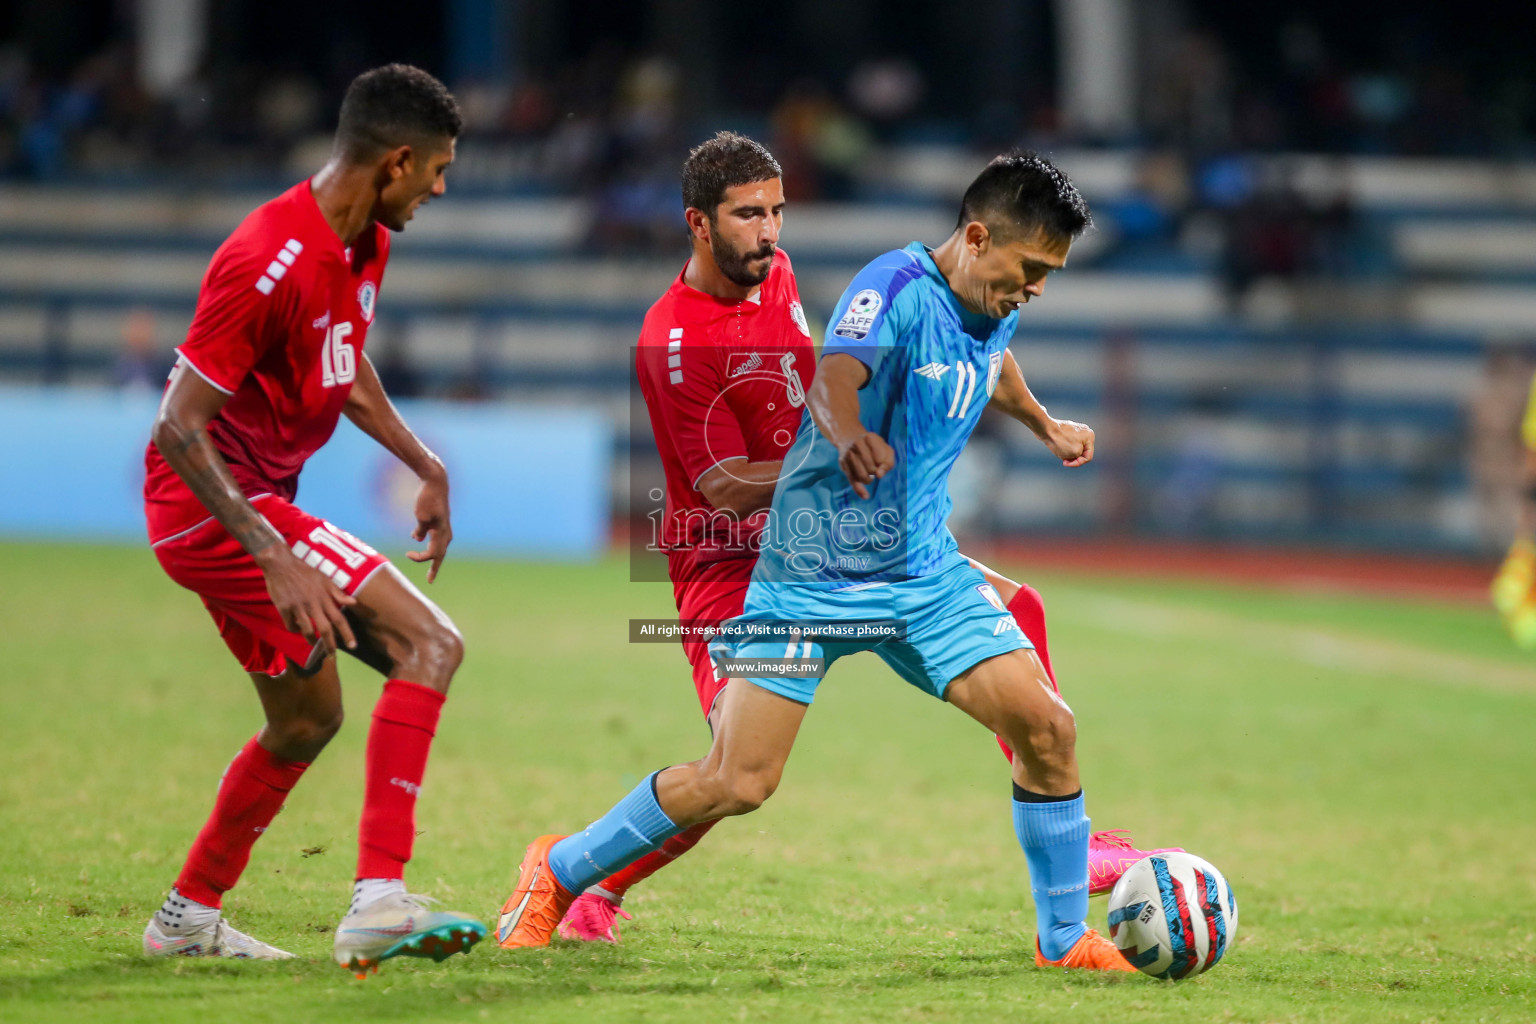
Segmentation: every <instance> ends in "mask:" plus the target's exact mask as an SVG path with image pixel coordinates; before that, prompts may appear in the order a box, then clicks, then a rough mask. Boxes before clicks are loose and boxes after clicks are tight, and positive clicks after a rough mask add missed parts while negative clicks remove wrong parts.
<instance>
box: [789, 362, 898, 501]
mask: <svg viewBox="0 0 1536 1024" xmlns="http://www.w3.org/2000/svg"><path fill="white" fill-rule="evenodd" d="M867 380H869V367H867V366H865V365H864V364H863V363H861V362H859V361H858V360H857V359H855V358H854V357H853V356H850V355H848V354H847V353H846V352H832V353H830V354H828V355H825V356H822V358H821V362H820V364H818V366H817V368H816V379H815V381H813V382H812V383H811V390H810V391H808V392H806V395H805V407H806V408H807V409H809V410H810V413H811V419H813V420H815V421H816V428H817V429H818V430H820V431H821V436H822V437H825V438H826V439H827V440H828V441H830V442H832V446H833V447H834V448H836V449H837V465H838V467H839V468H840V469H842V471H843V475H844V476H846V477H847V478H848V482H849V483H850V484H852V485H853V493H854V494H857V495H858V496H859V497H860V498H868V497H869V485H870V484H872V483H874V482H875V481H876V480H878V479H880V478H881V477H883V476H885V474H887V473H889V472H890V471H891V469H892V468H893V467H894V466H895V465H896V451H895V449H893V448H892V447H891V446H890V445H889V444H887V443H886V440H885V438H883V437H881V436H880V435H879V434H877V433H875V432H874V431H873V430H867V429H865V427H864V423H863V421H861V420H860V419H859V388H861V387H863V386H864V383H865V382H866V381H867Z"/></svg>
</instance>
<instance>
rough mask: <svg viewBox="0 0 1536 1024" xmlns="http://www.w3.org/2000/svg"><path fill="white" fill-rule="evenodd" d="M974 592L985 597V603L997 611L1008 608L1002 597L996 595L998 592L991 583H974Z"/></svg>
mask: <svg viewBox="0 0 1536 1024" xmlns="http://www.w3.org/2000/svg"><path fill="white" fill-rule="evenodd" d="M976 592H977V593H978V594H980V595H981V596H982V597H984V598H986V599H987V604H989V605H991V606H992V607H993V608H996V609H997V610H998V611H1000V612H1005V611H1007V610H1008V606H1007V605H1005V604H1003V599H1002V598H1001V597H999V596H998V593H997V591H996V589H994V588H993V586H992V584H990V583H978V584H976ZM994 635H995V634H994Z"/></svg>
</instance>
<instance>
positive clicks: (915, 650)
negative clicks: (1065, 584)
mask: <svg viewBox="0 0 1536 1024" xmlns="http://www.w3.org/2000/svg"><path fill="white" fill-rule="evenodd" d="M891 622H895V623H900V624H902V625H903V626H904V635H903V636H902V637H901V638H900V639H881V638H879V637H876V638H873V639H863V638H858V637H853V636H849V637H848V638H847V639H844V638H843V636H845V635H847V634H849V633H851V632H856V630H852V629H850V626H851V625H853V624H859V623H891ZM821 624H826V625H827V626H830V627H837V634H836V635H837V638H835V639H833V638H829V637H828V636H820V637H818V636H816V632H817V628H818V626H819V625H821ZM797 630H799V632H797ZM727 631H728V632H729V633H731V634H734V635H731V636H730V637H729V638H727V639H718V640H716V641H714V642H713V643H711V644H710V656H711V657H712V658H714V659H715V660H716V662H717V663H718V661H719V659H721V658H731V659H753V660H769V661H784V660H787V659H796V660H799V661H805V662H812V663H814V662H820V674H819V675H814V672H815V667H814V665H807V666H806V669H805V672H804V677H802V678H794V677H788V676H779V675H756V674H742V673H735V672H732V673H729V674H731V675H739V676H740V677H741V678H745V679H746V680H747V681H748V682H750V683H753V684H755V685H757V686H760V687H762V688H763V689H765V690H769V691H771V692H773V693H777V694H779V695H780V696H783V697H788V698H789V699H790V700H794V701H799V702H800V703H801V704H809V703H811V701H812V700H813V699H814V698H815V696H816V688H817V687H818V686H820V685H821V681H822V679H824V678H825V677H826V672H827V670H828V669H830V668H831V666H832V663H833V662H834V661H836V660H837V659H838V658H841V657H843V656H844V655H846V654H855V653H857V652H859V651H869V650H872V651H874V652H875V653H876V654H877V655H879V656H880V658H881V659H882V660H884V661H885V663H886V664H887V665H889V666H891V668H893V669H895V670H896V674H897V675H899V676H901V678H903V679H905V680H906V681H907V682H909V683H911V684H912V685H913V686H915V687H917V688H918V689H919V690H922V691H923V692H924V693H929V694H932V695H933V696H935V697H937V698H939V699H940V700H943V699H944V691H945V690H946V689H947V688H948V687H949V684H950V683H951V682H952V681H953V680H954V679H955V678H956V677H957V676H959V675H961V674H962V673H964V672H965V671H966V670H967V669H969V668H972V667H973V666H975V665H977V664H979V663H981V662H983V661H985V660H987V659H988V658H991V657H995V656H997V655H999V654H1007V653H1008V652H1009V651H1017V650H1033V649H1034V646H1035V645H1034V643H1033V642H1032V641H1031V640H1030V639H1029V637H1027V636H1025V635H1024V632H1023V631H1022V630H1021V629H1019V626H1018V623H1016V622H1015V621H1014V620H1013V616H1012V615H1011V614H1010V613H1009V611H1008V609H1007V607H1006V606H1005V605H1004V604H1003V602H1002V599H1001V598H1000V597H999V596H998V593H997V591H996V590H995V589H994V588H993V587H992V585H991V584H990V583H988V582H987V580H986V577H984V576H982V574H981V573H980V572H978V571H977V570H976V568H975V567H974V566H972V565H971V564H970V563H969V562H964V561H960V562H957V563H956V564H954V565H952V566H950V567H949V568H947V569H943V570H940V571H939V572H936V573H934V574H932V575H930V576H918V577H915V578H913V579H909V580H899V581H896V582H891V583H865V584H856V585H854V586H851V587H844V588H842V589H840V590H822V589H817V588H815V587H811V586H807V585H805V584H797V583H779V582H773V581H764V580H756V579H754V580H753V581H752V584H751V586H749V587H748V588H747V598H746V604H745V605H744V607H743V609H742V614H741V616H740V617H739V618H737V619H734V620H732V621H731V623H728V624H727ZM828 632H831V631H828ZM758 636H762V637H767V638H766V639H758V638H757V637H758ZM722 674H726V673H724V672H722Z"/></svg>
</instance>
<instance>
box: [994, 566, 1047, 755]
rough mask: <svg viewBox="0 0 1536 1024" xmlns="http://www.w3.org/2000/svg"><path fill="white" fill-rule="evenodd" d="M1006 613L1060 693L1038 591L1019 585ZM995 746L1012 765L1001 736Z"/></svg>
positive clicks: (1011, 753)
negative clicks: (1008, 613) (1052, 666)
mask: <svg viewBox="0 0 1536 1024" xmlns="http://www.w3.org/2000/svg"><path fill="white" fill-rule="evenodd" d="M1008 611H1009V612H1011V613H1012V614H1013V621H1014V622H1017V623H1018V624H1019V628H1020V629H1022V630H1023V631H1024V635H1025V636H1027V637H1029V639H1030V640H1031V641H1033V642H1034V645H1035V653H1036V654H1037V655H1039V656H1040V664H1042V665H1044V666H1045V674H1046V675H1047V676H1049V677H1050V680H1051V686H1053V687H1055V689H1056V692H1057V693H1060V692H1061V687H1060V686H1057V685H1056V673H1055V672H1054V671H1052V669H1051V651H1050V647H1049V645H1048V643H1047V641H1046V636H1045V600H1044V599H1043V598H1042V597H1041V596H1040V591H1038V590H1036V589H1035V588H1034V587H1032V586H1030V585H1029V584H1028V583H1025V584H1022V585H1020V587H1019V592H1018V593H1017V594H1014V595H1013V600H1012V601H1009V602H1008ZM997 745H998V746H1000V747H1002V748H1003V755H1004V756H1005V757H1007V758H1008V763H1009V764H1012V763H1013V750H1012V748H1010V747H1009V746H1008V744H1007V743H1005V742H1004V741H1003V738H1002V737H1001V736H999V737H998V738H997Z"/></svg>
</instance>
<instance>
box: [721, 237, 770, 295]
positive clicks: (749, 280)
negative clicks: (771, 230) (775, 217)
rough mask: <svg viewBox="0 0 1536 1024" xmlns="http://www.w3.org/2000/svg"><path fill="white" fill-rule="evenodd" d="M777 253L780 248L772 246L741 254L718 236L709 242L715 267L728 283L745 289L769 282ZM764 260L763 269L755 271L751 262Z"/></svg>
mask: <svg viewBox="0 0 1536 1024" xmlns="http://www.w3.org/2000/svg"><path fill="white" fill-rule="evenodd" d="M777 251H778V246H776V245H771V244H770V245H765V246H763V247H762V248H761V249H754V250H753V251H752V252H741V251H739V250H737V249H735V248H732V246H731V243H730V242H727V241H726V240H725V239H723V238H721V237H720V236H718V235H716V236H714V237H713V238H711V239H710V240H709V252H710V255H712V256H713V257H714V258H715V266H717V267H719V268H720V273H722V274H724V275H725V279H726V280H727V281H730V282H731V283H732V284H736V285H740V286H741V287H743V288H756V287H757V286H758V285H760V284H762V283H763V282H764V281H766V280H768V272H769V271H770V270H772V269H773V254H774V253H775V252H777ZM764 258H766V262H764V263H763V269H761V270H753V269H752V265H751V261H752V260H756V259H764Z"/></svg>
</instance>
